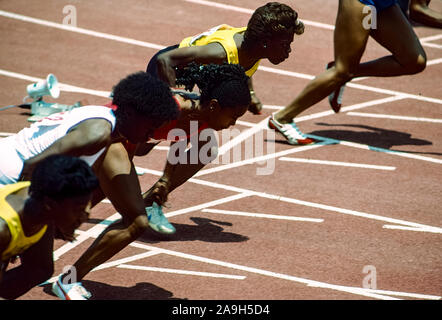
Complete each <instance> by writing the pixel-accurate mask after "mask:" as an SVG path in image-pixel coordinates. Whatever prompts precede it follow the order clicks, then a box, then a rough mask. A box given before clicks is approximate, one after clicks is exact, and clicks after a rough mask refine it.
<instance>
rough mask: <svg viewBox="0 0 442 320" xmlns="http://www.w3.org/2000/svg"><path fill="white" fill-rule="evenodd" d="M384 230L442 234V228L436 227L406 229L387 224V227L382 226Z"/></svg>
mask: <svg viewBox="0 0 442 320" xmlns="http://www.w3.org/2000/svg"><path fill="white" fill-rule="evenodd" d="M382 228H385V229H392V230H405V231H417V232H430V233H442V228H436V227H422V228H415V227H404V226H397V225H391V224H385V225H383V226H382Z"/></svg>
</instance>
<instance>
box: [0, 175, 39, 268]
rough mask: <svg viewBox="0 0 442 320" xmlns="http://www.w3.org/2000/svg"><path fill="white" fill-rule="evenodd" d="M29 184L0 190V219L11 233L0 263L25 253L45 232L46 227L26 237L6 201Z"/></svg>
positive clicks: (25, 183) (20, 183)
mask: <svg viewBox="0 0 442 320" xmlns="http://www.w3.org/2000/svg"><path fill="white" fill-rule="evenodd" d="M30 184H31V183H30V182H28V181H25V182H18V183H14V184H11V185H7V186H4V187H2V188H1V189H0V218H2V219H3V220H4V221H5V222H6V224H7V225H8V228H9V232H10V233H11V241H10V242H9V245H8V247H7V248H6V250H5V251H4V252H3V253H2V255H1V261H3V262H7V261H8V260H9V259H10V258H11V257H14V256H17V255H19V254H21V253H23V252H24V251H26V249H28V248H29V247H30V246H32V245H33V244H35V243H37V242H38V241H40V239H41V238H42V237H43V235H44V234H45V232H46V229H47V226H46V225H45V226H44V227H43V228H41V229H40V231H38V232H37V233H35V234H34V235H32V236H30V237H27V236H26V235H25V233H24V231H23V226H22V224H21V221H20V217H19V215H18V214H17V212H16V211H15V210H14V209H13V208H12V207H11V206H10V205H9V203H8V202H7V201H6V197H7V196H8V195H10V194H12V193H14V192H17V191H19V190H21V189H23V188H26V187H29V186H30Z"/></svg>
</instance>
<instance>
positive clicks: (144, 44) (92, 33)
mask: <svg viewBox="0 0 442 320" xmlns="http://www.w3.org/2000/svg"><path fill="white" fill-rule="evenodd" d="M209 3H213V2H209ZM0 16H4V17H7V18H12V19H17V20H20V21H25V22H30V23H36V24H40V25H44V26H47V27H52V28H58V29H62V30H66V31H72V32H78V33H83V34H86V35H90V36H94V37H100V38H105V39H109V40H114V41H119V42H124V43H128V44H132V45H138V46H142V47H148V48H152V49H163V48H165V46H161V45H157V44H153V43H149V42H144V41H139V40H134V39H130V38H125V37H120V36H115V35H110V34H106V33H102V32H96V31H92V30H87V29H82V28H77V27H72V26H68V25H63V24H59V23H55V22H50V21H46V20H42V19H36V18H32V17H28V16H24V15H20V14H16V13H12V12H7V11H3V10H0ZM303 21H306V20H303ZM440 47H442V46H440ZM258 70H263V71H267V72H273V73H278V74H283V75H288V76H291V77H297V78H302V79H309V80H311V79H313V78H314V77H315V76H312V75H307V74H302V73H297V72H292V71H284V70H278V69H275V68H269V67H264V66H260V67H259V68H258ZM347 86H348V87H352V88H356V89H361V90H366V91H373V92H378V93H385V94H388V95H401V94H406V93H403V92H398V91H393V90H386V89H381V88H375V87H370V86H366V85H358V84H356V83H348V84H347ZM406 95H407V96H408V97H409V98H413V99H417V100H422V101H429V102H434V103H438V104H442V100H440V99H435V98H429V97H424V96H419V95H412V94H406Z"/></svg>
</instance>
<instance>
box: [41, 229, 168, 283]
mask: <svg viewBox="0 0 442 320" xmlns="http://www.w3.org/2000/svg"><path fill="white" fill-rule="evenodd" d="M77 232H78V233H80V234H81V235H83V234H86V236H87V237H88V238H96V237H97V236H98V235H96V234H95V235H91V234H88V233H87V231H80V230H77ZM160 253H161V252H160V251H158V250H150V251H148V252H143V253H140V254H136V255H133V256H130V257H127V258H122V259H118V260H115V261H110V262H107V263H103V264H101V265H99V266H98V267H96V268H94V269H92V270H91V272H92V271H97V270H102V269H106V268H111V267H116V266H119V265H120V264H124V263H127V262H132V261H136V260H140V259H144V258H147V257H151V256H154V255H157V254H160ZM54 261H55V260H54ZM58 276H59V275H56V276H54V277H52V278H50V279H49V280H47V281H46V283H53V282H55V281H57V279H58Z"/></svg>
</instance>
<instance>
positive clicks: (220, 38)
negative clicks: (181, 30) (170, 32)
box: [179, 24, 261, 77]
mask: <svg viewBox="0 0 442 320" xmlns="http://www.w3.org/2000/svg"><path fill="white" fill-rule="evenodd" d="M246 29H247V27H242V28H234V27H231V26H229V25H227V24H222V25H219V26H216V27H213V28H212V29H210V30H209V31H206V32H203V33H201V34H199V35H196V36H194V37H187V38H185V39H184V40H183V41H181V42H180V44H179V48H184V47H192V46H204V45H206V44H209V43H214V42H217V43H219V44H220V45H222V46H223V48H224V50H225V51H226V54H227V62H228V63H230V64H239V57H238V48H237V47H236V43H235V40H234V39H233V36H234V35H235V34H237V33H244V32H245V31H246ZM260 61H261V60H258V61H257V62H256V63H255V64H254V65H253V66H252V67H251V68H250V69H248V70H246V75H247V76H248V77H251V76H252V75H253V74H254V73H255V72H256V70H257V69H258V66H259V62H260Z"/></svg>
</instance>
